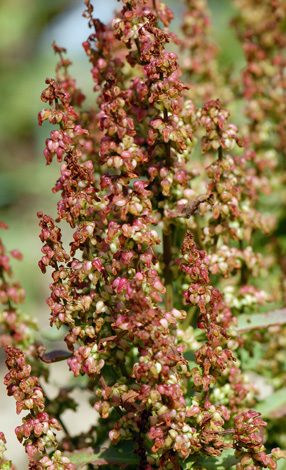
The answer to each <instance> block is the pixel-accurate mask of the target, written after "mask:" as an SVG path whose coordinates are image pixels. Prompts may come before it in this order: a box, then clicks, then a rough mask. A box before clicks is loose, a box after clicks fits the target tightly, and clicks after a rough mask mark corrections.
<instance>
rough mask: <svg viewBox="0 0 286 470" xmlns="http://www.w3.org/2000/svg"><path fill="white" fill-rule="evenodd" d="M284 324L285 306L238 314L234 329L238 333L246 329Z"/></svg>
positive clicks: (285, 318) (285, 322)
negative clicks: (263, 311) (249, 313)
mask: <svg viewBox="0 0 286 470" xmlns="http://www.w3.org/2000/svg"><path fill="white" fill-rule="evenodd" d="M284 324H286V308H282V309H281V310H273V312H268V313H255V314H253V315H240V317H239V318H238V326H237V327H236V330H237V332H238V333H245V332H246V331H251V330H257V329H262V328H267V327H268V326H271V325H284Z"/></svg>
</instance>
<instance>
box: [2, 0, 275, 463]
mask: <svg viewBox="0 0 286 470" xmlns="http://www.w3.org/2000/svg"><path fill="white" fill-rule="evenodd" d="M239 1H240V0H239ZM242 3H243V2H242ZM250 3H251V2H250ZM274 3H275V5H274ZM274 3H273V6H272V7H273V8H274V10H275V8H276V6H277V5H276V3H277V4H278V3H279V2H274ZM85 5H86V10H85V12H84V16H85V17H86V18H87V19H88V22H89V26H90V27H91V28H92V33H91V34H90V36H89V38H88V39H87V41H85V42H84V44H83V46H84V49H85V52H86V54H87V56H88V58H89V61H90V64H91V66H92V70H91V73H92V77H93V81H94V90H95V91H96V92H97V97H96V105H97V108H96V109H91V110H83V109H82V103H83V100H84V96H83V94H82V93H81V91H80V90H79V89H78V88H77V86H76V83H75V81H74V80H73V79H72V78H71V77H70V75H69V65H70V62H69V60H67V59H66V58H65V55H64V54H65V50H64V49H63V48H61V47H58V46H57V45H56V44H54V45H53V47H54V50H55V52H56V53H57V54H58V55H59V58H60V61H59V64H58V66H57V76H56V79H47V81H46V83H47V85H48V86H47V88H46V89H45V90H44V92H43V93H42V100H43V102H44V103H49V105H50V109H44V110H43V111H42V112H41V113H40V114H39V124H40V125H41V124H42V122H43V121H44V120H49V122H50V123H51V124H54V125H56V126H57V127H58V129H56V130H54V131H52V132H51V135H50V138H49V139H47V141H46V149H45V152H44V154H45V158H46V161H47V164H51V163H52V161H53V158H54V157H55V156H56V158H57V160H58V161H59V162H60V163H61V168H60V177H59V179H58V181H57V182H56V185H55V187H54V188H53V191H54V192H60V194H61V199H60V201H59V203H58V217H57V219H56V220H54V219H53V218H51V217H50V216H48V215H44V214H43V213H41V212H39V213H38V217H39V219H40V226H41V235H40V238H41V241H42V242H43V245H44V246H43V248H42V253H43V257H42V259H41V261H40V263H39V266H40V268H41V270H42V272H43V273H45V272H46V268H47V267H48V266H50V267H51V268H52V283H51V284H50V290H51V294H50V297H49V298H48V300H47V303H48V305H49V307H50V309H51V324H55V325H56V327H57V328H61V327H62V326H64V327H65V329H66V337H65V342H66V344H67V347H68V349H69V351H70V354H69V358H68V360H67V362H68V365H69V368H70V370H71V372H72V373H73V375H74V377H75V378H76V380H78V379H77V378H78V377H79V376H87V377H86V379H87V380H88V390H89V392H90V394H91V396H92V399H91V401H92V404H93V406H94V409H95V410H96V411H97V412H98V413H99V415H100V426H98V429H97V430H96V433H95V432H93V433H91V434H89V433H88V432H87V433H85V434H83V435H81V436H72V437H70V436H69V435H68V432H66V436H65V439H64V440H63V441H62V446H63V447H62V449H65V450H68V451H70V452H73V451H77V449H78V448H82V447H85V446H86V445H87V443H88V444H90V445H92V446H93V447H96V446H97V443H99V445H101V443H102V442H103V441H104V440H105V439H106V436H107V433H109V438H110V440H111V442H112V445H113V444H115V445H117V444H118V446H119V448H120V442H121V441H124V440H132V441H134V442H135V446H134V450H135V452H136V453H137V454H138V456H139V458H140V463H139V469H140V470H143V469H144V470H153V469H154V470H156V469H160V468H166V469H167V470H172V469H175V470H178V469H179V468H180V467H181V464H182V461H184V460H185V459H187V458H188V457H190V456H191V455H192V454H194V458H197V457H198V454H200V455H204V456H205V455H206V456H210V457H216V456H221V455H222V454H223V451H224V450H226V449H228V448H230V447H232V448H233V449H235V451H236V457H237V459H238V464H237V470H243V469H245V470H258V469H261V468H263V467H264V468H265V467H268V468H269V469H270V470H275V468H276V463H275V462H276V460H278V459H279V458H281V457H283V456H284V454H283V452H282V451H280V449H274V450H273V451H272V454H271V455H266V454H265V449H264V447H263V443H262V437H261V436H260V435H259V433H260V430H261V426H265V423H264V421H262V420H261V419H260V417H259V415H258V414H257V413H256V412H254V411H251V410H248V408H247V407H252V405H253V404H254V403H255V399H254V396H255V390H254V388H253V386H252V385H251V384H250V383H249V382H248V381H247V378H246V376H245V375H244V374H243V372H242V371H241V370H240V361H239V360H236V357H235V351H236V349H238V348H239V347H241V346H242V345H243V343H244V341H246V339H245V338H241V337H239V336H238V334H237V332H236V329H235V327H236V326H237V324H238V321H237V318H236V316H238V315H239V314H240V313H245V312H246V311H248V309H249V308H251V309H252V310H254V309H257V308H258V306H259V305H262V304H263V303H264V302H265V301H267V300H268V296H267V294H266V293H265V292H264V291H262V290H261V289H259V288H258V287H256V286H254V285H252V284H251V282H252V281H251V282H250V279H252V277H253V276H258V275H259V274H260V272H261V270H263V269H264V266H265V261H264V260H263V259H262V256H261V255H260V254H259V253H256V252H254V251H253V250H252V248H251V242H252V236H253V234H254V233H255V232H257V231H262V232H264V233H269V231H270V229H271V225H272V226H273V221H272V218H271V217H265V216H264V215H262V214H260V213H259V211H258V210H257V206H256V205H257V201H258V197H259V194H260V192H261V191H260V189H261V188H260V185H261V184H262V186H263V188H265V189H267V190H268V189H269V188H268V182H267V178H266V179H263V178H262V175H261V173H262V170H263V164H262V163H261V165H257V168H258V171H256V170H254V168H256V163H257V157H256V154H255V151H254V150H253V148H252V147H251V145H250V142H249V141H248V140H247V138H245V136H244V134H243V143H244V145H245V151H244V152H243V153H242V151H241V152H240V153H239V154H238V155H232V154H231V151H232V150H233V149H234V147H235V145H236V144H237V145H238V146H241V145H242V140H241V139H240V138H239V137H238V131H237V128H236V126H235V125H234V124H228V118H229V112H228V111H227V110H226V109H224V108H222V106H221V102H220V100H218V99H214V96H215V97H216V96H221V97H222V98H221V99H222V101H223V102H225V101H226V100H227V97H230V96H231V92H230V91H228V92H227V93H224V94H220V93H218V94H217V92H218V91H219V89H220V88H221V87H222V85H223V82H224V80H223V79H222V78H221V77H220V75H219V73H218V67H217V63H216V56H217V53H218V52H217V50H216V48H215V47H213V46H212V43H211V40H210V38H209V36H208V34H209V26H210V20H209V18H208V16H207V15H208V12H207V10H206V8H205V7H206V2H205V1H204V0H200V1H198V0H188V1H187V8H188V14H187V15H186V16H185V20H184V25H183V31H184V33H185V36H187V37H186V39H185V41H184V43H183V51H190V50H191V52H192V54H191V57H190V58H189V59H188V60H187V61H186V60H185V62H184V65H183V69H184V71H185V72H187V73H188V74H189V75H190V77H191V80H192V82H196V81H198V84H196V86H192V87H191V89H189V87H188V86H186V85H185V84H184V83H183V82H182V81H181V80H180V77H181V71H180V68H179V64H178V56H177V55H176V54H175V53H174V52H169V51H168V44H169V43H170V42H173V43H175V44H176V43H178V40H177V38H176V36H175V35H174V34H172V33H170V32H169V31H168V26H169V24H170V21H171V20H172V19H173V14H172V12H171V10H170V9H169V8H168V7H167V6H166V5H164V4H163V3H161V2H160V1H159V0H153V1H152V2H151V1H149V0H146V1H145V0H138V1H135V0H124V1H123V8H122V10H121V12H119V13H117V16H116V18H115V19H114V20H113V21H112V23H111V24H110V25H107V26H106V25H103V24H102V23H101V22H100V21H99V20H96V19H94V18H93V7H92V5H91V3H90V1H89V0H86V1H85ZM279 5H280V3H279ZM280 6H281V5H280ZM281 8H282V7H281ZM278 10H279V9H278ZM278 10H275V12H276V13H275V14H276V16H275V18H276V20H275V21H276V23H277V24H278V23H279V21H280V20H279V18H280V17H279V14H278V13H277V11H278ZM263 11H264V10H263ZM244 21H245V19H244ZM162 24H163V27H161V26H162ZM279 24H280V23H279ZM240 27H241V24H240ZM255 27H256V29H257V28H258V25H257V24H255ZM260 33H261V35H263V32H262V31H260ZM248 34H250V33H248ZM253 34H254V33H253ZM255 34H257V31H256V33H255ZM249 37H251V36H249ZM253 37H254V36H253ZM255 37H256V36H255ZM271 37H272V36H271ZM264 39H265V38H264ZM272 39H273V38H272ZM272 39H271V40H272ZM273 40H274V39H273ZM276 40H277V41H278V42H277V44H278V43H279V44H280V43H281V41H282V39H281V38H280V36H277V38H276V39H275V41H276ZM279 41H280V42H279ZM262 42H263V41H262ZM266 42H267V41H266ZM275 44H276V43H275ZM266 47H268V46H267V44H264V48H266ZM126 48H127V50H126ZM250 49H251V47H250V45H249V44H248V46H247V47H246V51H247V53H248V54H250V55H251V54H252V52H251V51H250ZM253 54H254V52H253ZM250 55H249V57H250ZM254 55H255V54H254ZM275 60H276V62H275V63H277V64H278V59H277V58H276V59H275ZM281 61H282V58H281ZM281 63H282V62H279V64H281ZM273 64H274V62H273ZM268 65H269V64H268ZM265 67H266V69H267V70H268V68H267V66H265V64H264V65H263V66H262V69H261V70H264V68H265ZM268 71H269V70H268ZM195 74H197V79H196V78H195ZM251 74H252V75H253V76H256V77H260V79H261V80H262V76H261V73H260V69H259V70H258V69H257V68H255V67H253V64H249V67H248V68H247V70H246V71H245V73H244V78H245V84H247V83H250V85H251V90H252V91H253V93H254V95H255V94H256V93H258V92H259V93H260V89H259V86H260V85H261V84H259V86H258V84H257V83H256V82H255V80H254V79H253V80H252V79H251V80H250V78H251V77H250V75H251ZM269 76H271V73H270V72H269ZM249 77H250V78H249ZM252 78H253V77H252ZM210 81H211V83H210ZM262 81H263V80H262ZM282 82H283V80H282V79H281V83H280V85H281V84H282ZM281 86H282V85H281ZM255 87H256V88H255ZM271 87H273V82H272V84H271ZM254 88H255V90H254ZM254 95H253V96H252V95H251V97H250V98H251V100H250V104H249V109H250V108H251V109H252V111H251V113H248V116H251V117H252V118H253V119H254V115H255V113H254V111H255V110H256V108H255V106H256V105H254V104H253V103H252V104H251V102H252V101H253V99H254V98H253V97H254ZM195 96H196V98H194V97H195ZM255 96H256V95H255ZM190 97H191V98H194V101H195V102H196V104H198V105H200V106H201V107H200V108H197V107H196V106H195V105H194V103H193V102H192V101H191V100H190V99H189V98H190ZM202 99H203V100H208V101H206V102H205V103H204V104H202V103H200V101H201V100H202ZM266 108H267V107H263V106H262V107H261V109H263V110H264V111H265V110H266ZM253 113H254V114H253ZM264 117H265V114H263V116H262V117H261V121H260V118H259V125H257V126H256V124H255V126H252V131H253V133H252V138H253V142H256V143H257V144H258V143H261V140H260V141H259V138H261V135H260V134H259V132H260V133H261V132H262V131H263V130H264V131H265V128H264V127H263V126H264V121H263V118H264ZM255 119H256V118H255ZM257 119H258V118H257ZM260 125H261V126H262V127H260ZM250 127H251V126H250ZM279 132H280V131H279ZM202 134H203V137H202V139H201V147H202V154H203V155H204V161H203V162H202V161H201V160H200V159H196V158H194V159H192V156H191V151H192V149H193V147H194V146H195V144H196V142H197V140H198V139H200V138H201V136H202ZM258 134H259V135H258ZM258 137H259V138H258ZM281 142H282V140H281ZM215 154H216V156H214V155H215ZM268 157H269V155H268ZM268 157H267V158H268ZM265 161H266V160H265ZM205 166H206V168H204V167H205ZM273 168H274V167H273ZM261 182H262V183H261ZM205 191H207V192H206V193H205ZM64 220H65V221H66V222H67V223H68V224H69V226H70V227H71V228H72V229H73V239H72V241H71V243H70V248H69V250H66V249H65V248H64V245H63V242H62V236H61V230H60V228H59V226H58V224H60V223H61V222H62V221H64ZM186 229H187V231H186ZM185 232H186V235H185V237H184V235H183V234H184V233H185ZM183 238H184V241H183V245H182V248H181V258H180V259H179V258H178V253H176V252H175V251H176V247H177V245H178V240H182V239H183ZM160 245H161V246H160ZM14 255H15V256H16V257H17V256H18V255H17V253H14ZM1 259H2V265H3V269H2V270H3V272H4V271H6V272H7V273H8V274H9V265H8V260H7V258H6V254H5V252H4V251H3V256H2V258H0V261H1ZM180 268H181V269H180ZM1 272H2V271H1ZM220 278H223V282H224V284H222V283H220ZM228 280H229V282H228ZM3 285H4V288H3V291H4V293H5V295H6V297H5V296H4V294H3V298H4V300H5V303H6V304H8V307H9V312H8V314H7V316H6V317H5V319H6V320H5V321H6V322H7V323H8V322H9V321H10V323H11V322H13V318H14V317H13V315H14V311H13V309H12V308H11V305H10V304H9V302H10V298H8V294H9V292H8V287H7V286H6V284H5V282H4V280H3ZM214 286H216V287H219V289H218V288H216V287H214ZM222 286H223V287H222ZM173 291H174V292H175V295H173ZM222 292H224V294H223V293H222ZM7 293H8V294H7ZM12 294H13V295H15V293H14V291H13V292H12ZM181 294H182V295H181ZM9 295H10V294H9ZM15 303H16V302H15ZM184 307H185V309H186V310H184V309H183V308H184ZM188 322H189V323H188ZM187 323H188V324H187ZM195 324H196V326H197V327H198V329H200V331H198V330H197V329H195V328H194V326H195ZM186 325H187V326H186ZM191 325H192V326H191ZM181 327H182V329H181ZM183 330H184V331H183ZM13 346H14V344H13ZM189 351H192V352H194V356H195V360H196V363H197V365H196V366H195V367H193V366H192V365H190V364H188V361H187V360H186V358H185V357H184V354H185V355H186V357H188V355H187V354H188V352H189ZM6 352H7V354H8V358H7V366H8V368H9V370H10V372H9V373H8V374H7V376H6V378H5V381H6V385H7V388H8V394H9V395H13V396H14V397H15V399H16V400H17V412H20V411H22V410H29V411H30V413H29V414H28V415H27V416H26V417H25V418H24V419H23V424H22V426H19V427H18V428H17V429H16V433H17V436H18V439H19V440H20V441H24V445H25V447H26V450H27V453H28V456H29V458H30V460H31V462H30V470H36V469H37V470H38V469H45V468H47V469H48V470H62V469H69V470H72V469H73V468H74V467H73V465H72V464H71V463H70V461H69V460H68V459H67V457H65V455H63V453H62V451H59V450H57V451H55V452H53V454H52V455H47V454H46V447H49V446H50V445H52V446H54V445H55V444H56V441H55V435H54V432H53V430H59V429H60V425H59V423H58V422H57V420H55V418H50V416H49V414H47V412H46V411H45V409H46V408H45V406H44V405H45V403H44V394H43V391H42V389H41V387H40V385H39V381H38V379H37V378H36V377H31V375H30V372H31V368H30V366H29V365H27V364H26V362H25V357H24V355H23V354H22V353H21V351H19V350H18V349H15V348H14V349H13V348H9V347H7V348H6ZM64 396H66V395H65V393H64V392H63V394H62V397H64ZM47 401H49V400H47ZM63 401H64V400H63V399H61V402H60V400H59V403H58V404H57V405H58V406H59V408H60V403H62V402H63ZM67 401H69V404H68V405H67V406H70V408H71V409H74V407H75V406H74V402H73V400H67ZM50 405H51V404H50ZM47 406H49V403H48V404H47ZM53 408H54V409H55V407H53V406H50V409H53ZM46 410H47V409H46ZM48 411H49V409H48ZM49 412H50V411H49ZM59 414H60V412H59ZM104 420H105V421H104ZM61 422H62V421H61ZM63 427H64V425H63ZM101 428H103V429H104V430H105V436H102V431H101ZM95 435H96V436H95ZM0 437H1V436H0ZM3 442H4V441H3ZM77 446H78V447H77ZM40 457H42V458H41V460H40V461H38V460H39V458H40ZM198 465H200V463H198Z"/></svg>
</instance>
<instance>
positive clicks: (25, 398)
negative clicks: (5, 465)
mask: <svg viewBox="0 0 286 470" xmlns="http://www.w3.org/2000/svg"><path fill="white" fill-rule="evenodd" d="M5 352H6V356H7V359H6V366H7V368H8V369H9V372H8V373H7V374H6V376H5V378H4V384H5V385H6V387H7V393H8V396H13V397H14V398H15V400H16V412H17V414H19V413H21V411H24V410H27V411H29V413H28V414H27V415H26V416H25V417H24V418H23V419H22V423H23V424H22V425H21V426H18V427H17V428H16V429H15V433H16V436H17V438H18V440H19V441H20V442H24V446H25V450H26V452H27V454H28V458H29V460H30V461H31V466H32V467H31V468H33V465H36V467H35V468H42V467H41V466H39V465H38V464H36V463H35V461H36V460H38V458H39V457H40V456H41V455H43V454H44V455H45V453H46V449H47V448H49V447H51V446H53V447H54V446H56V445H57V441H56V436H55V433H54V430H57V431H60V430H61V429H62V428H61V426H60V424H59V422H58V421H57V419H56V418H50V416H49V415H48V414H47V413H45V412H44V409H45V399H44V394H43V391H42V388H41V387H40V384H39V379H38V378H37V377H34V376H31V375H30V374H31V366H30V365H29V364H27V362H26V359H25V356H24V354H23V352H22V351H20V350H19V349H16V348H12V347H11V346H6V347H5ZM37 465H38V466H37ZM56 468H57V469H60V468H62V467H59V466H54V467H51V470H54V469H56ZM66 468H74V467H73V466H70V467H66Z"/></svg>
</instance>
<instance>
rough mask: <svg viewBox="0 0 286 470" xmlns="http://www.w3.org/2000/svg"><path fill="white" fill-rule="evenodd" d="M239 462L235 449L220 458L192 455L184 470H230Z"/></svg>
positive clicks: (226, 451) (187, 460) (225, 452)
mask: <svg viewBox="0 0 286 470" xmlns="http://www.w3.org/2000/svg"><path fill="white" fill-rule="evenodd" d="M237 462H238V460H237V459H236V458H235V456H234V449H232V448H231V449H227V450H225V451H224V452H223V453H222V455H221V456H220V457H205V456H199V457H198V456H197V455H191V456H190V457H189V458H188V459H186V461H185V465H184V469H185V470H190V469H196V468H201V467H203V468H205V469H206V470H228V469H231V468H232V467H234V465H236V464H237ZM283 470H284V469H283Z"/></svg>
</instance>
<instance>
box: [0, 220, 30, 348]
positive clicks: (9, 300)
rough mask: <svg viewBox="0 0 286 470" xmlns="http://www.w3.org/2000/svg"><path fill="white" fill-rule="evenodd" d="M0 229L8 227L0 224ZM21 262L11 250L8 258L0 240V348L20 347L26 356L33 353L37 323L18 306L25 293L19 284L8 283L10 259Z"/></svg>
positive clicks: (14, 251) (18, 255)
mask: <svg viewBox="0 0 286 470" xmlns="http://www.w3.org/2000/svg"><path fill="white" fill-rule="evenodd" d="M0 228H2V229H6V230H7V229H8V228H9V227H8V226H7V225H5V224H4V223H3V222H0ZM11 257H12V258H15V259H17V260H19V261H21V260H22V255H21V253H20V252H19V251H18V250H12V251H11V252H10V256H9V254H8V253H7V250H6V249H5V246H4V245H3V243H2V240H1V239H0V302H1V304H2V305H3V307H4V308H3V310H2V311H1V312H0V347H3V346H4V345H7V344H9V345H10V346H13V347H20V348H21V349H23V350H25V351H26V353H27V354H29V355H33V352H34V346H33V343H34V341H35V340H34V334H35V333H34V330H36V329H37V321H36V320H35V319H34V318H32V317H30V316H28V315H26V314H24V313H23V312H21V311H20V309H19V308H18V305H19V304H21V303H23V302H24V300H25V291H24V289H23V288H22V286H21V285H20V284H19V282H9V280H8V279H9V278H12V276H13V273H12V268H11V264H10V258H11Z"/></svg>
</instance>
